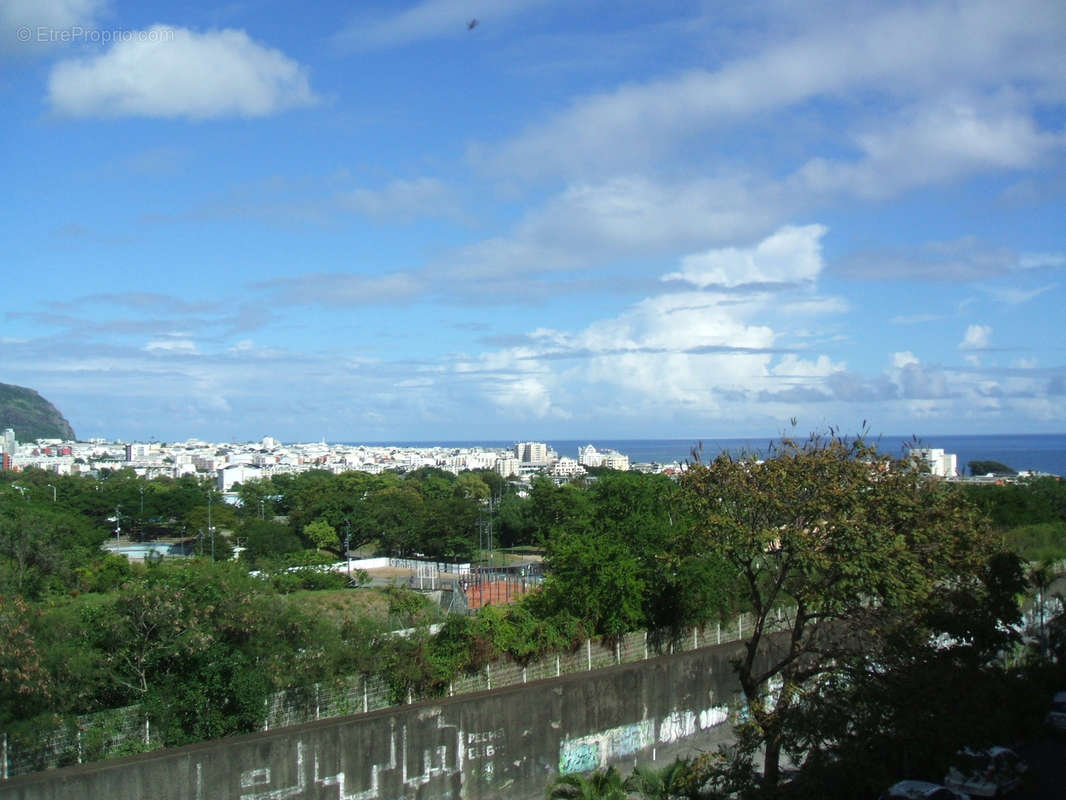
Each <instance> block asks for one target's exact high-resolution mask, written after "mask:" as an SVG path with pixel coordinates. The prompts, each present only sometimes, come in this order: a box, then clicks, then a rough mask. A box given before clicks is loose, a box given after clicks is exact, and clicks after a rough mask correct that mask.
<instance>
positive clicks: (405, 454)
mask: <svg viewBox="0 0 1066 800" xmlns="http://www.w3.org/2000/svg"><path fill="white" fill-rule="evenodd" d="M0 447H2V450H3V459H4V461H3V467H4V468H5V469H14V470H21V469H25V468H27V467H38V468H40V469H44V470H48V471H50V472H55V473H57V474H63V475H72V474H86V475H96V474H99V473H100V471H101V470H114V469H123V468H128V469H132V470H133V471H134V472H136V473H137V474H138V475H141V476H144V477H146V478H155V477H169V478H180V477H181V476H183V475H201V476H202V475H205V474H206V475H214V476H216V478H217V481H218V489H219V490H220V491H222V492H228V491H230V490H231V489H232V488H233V486H235V485H236V484H238V483H246V482H248V481H250V480H257V479H261V478H266V477H269V476H271V475H276V474H283V473H297V472H303V471H306V470H311V469H324V470H329V471H331V472H335V473H340V472H347V471H350V470H358V471H361V472H368V473H372V474H376V473H380V472H383V471H385V470H397V471H401V472H406V471H410V470H415V469H419V468H420V467H437V468H439V469H443V470H447V471H449V472H452V473H456V474H458V473H459V472H462V471H464V470H476V469H488V470H495V471H496V472H498V473H499V474H500V475H502V476H503V477H505V478H529V477H530V476H532V475H536V474H545V475H548V476H550V477H553V478H556V479H559V480H570V479H572V478H574V477H577V476H580V475H584V474H585V473H586V471H587V468H588V467H609V468H611V469H616V470H628V469H630V463H629V458H628V457H627V456H625V455H623V454H621V453H619V452H617V451H615V450H603V451H600V450H597V449H596V448H595V447H594V446H593V445H591V444H590V445H587V446H585V447H579V448H578V454H577V458H576V459H575V458H571V457H569V456H559V454H558V453H556V452H555V450H553V449H552V448H551V447H550V446H549V445H548V444H546V443H544V442H519V443H517V444H515V445H514V446H513V447H510V448H489V447H454V446H446V445H425V446H404V447H401V446H396V445H363V444H326V443H325V442H314V443H291V444H284V443H282V442H280V441H278V440H277V439H275V438H273V437H271V436H267V437H264V438H263V439H262V440H261V441H258V442H245V443H230V442H227V443H217V442H205V441H201V440H199V439H188V440H186V441H184V442H155V441H151V442H120V441H107V440H104V439H89V440H88V441H81V442H79V441H62V440H59V439H37V440H35V441H34V442H32V443H19V442H17V441H16V439H15V434H14V431H12V430H10V429H8V430H7V431H5V432H4V438H3V441H2V443H0ZM637 466H638V468H641V469H644V470H646V471H655V470H658V469H660V468H661V467H660V466H659V465H637ZM668 466H669V465H668Z"/></svg>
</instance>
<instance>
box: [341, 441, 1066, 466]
mask: <svg viewBox="0 0 1066 800" xmlns="http://www.w3.org/2000/svg"><path fill="white" fill-rule="evenodd" d="M780 438H781V437H780V436H763V437H755V436H746V437H710V436H707V437H692V438H671V439H666V438H664V439H615V438H595V437H590V438H586V439H536V440H533V441H543V442H544V443H545V444H547V445H549V446H550V447H551V448H552V449H554V450H555V452H556V453H558V454H559V455H560V456H564V455H565V456H571V457H573V458H576V457H577V448H578V447H584V446H585V445H588V444H591V445H593V446H594V447H596V449H597V450H617V451H618V452H620V453H622V454H623V455H626V456H629V460H630V463H649V462H652V463H658V464H670V463H674V462H678V463H680V462H684V461H686V460H688V461H691V460H692V449H693V448H694V447H695V446H696V445H697V444H698V443H700V442H702V445H703V449H702V456H703V458H704V459H705V460H706V459H710V458H714V457H715V456H716V455H718V454H719V453H721V452H723V451H729V452H730V453H733V454H734V455H737V454H740V453H749V452H754V453H765V452H766V451H767V450H768V448H769V446H770V444H771V442H773V441H775V440H779V439H780ZM800 438H802V437H800ZM848 438H854V437H852V436H848ZM865 438H866V439H867V441H868V442H870V443H871V444H875V445H876V446H877V449H878V450H879V451H881V452H883V453H886V454H889V455H894V456H898V455H901V454H902V453H903V452H904V450H905V449H906V448H908V447H910V446H915V447H932V448H940V449H942V450H944V452H946V453H954V454H955V455H956V456H957V458H958V468H959V471H960V474H963V473H965V472H966V465H967V464H968V463H969V462H970V461H999V462H1001V463H1003V464H1006V465H1007V466H1008V467H1011V468H1013V469H1015V470H1018V471H1023V470H1035V471H1039V472H1048V473H1051V474H1054V475H1063V474H1066V433H1015V434H1011V433H997V434H928V435H917V434H913V435H907V436H899V435H887V434H884V435H877V436H867V437H865ZM517 441H519V440H517V439H515V440H503V439H482V440H476V439H462V440H431V439H424V440H393V441H384V440H382V441H361V442H339V443H338V444H346V445H367V446H372V447H446V448H474V447H480V448H485V449H507V448H510V447H512V446H513V445H514V444H515V442H517ZM523 441H528V440H523Z"/></svg>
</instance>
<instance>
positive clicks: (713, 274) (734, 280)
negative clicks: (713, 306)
mask: <svg viewBox="0 0 1066 800" xmlns="http://www.w3.org/2000/svg"><path fill="white" fill-rule="evenodd" d="M826 231H827V228H825V227H824V226H822V225H805V226H803V227H795V226H786V227H784V228H781V229H780V230H778V231H777V232H776V233H774V234H773V235H771V236H768V237H767V238H765V239H763V240H762V241H761V242H759V243H758V244H757V245H755V247H752V248H748V249H742V248H737V247H728V248H722V249H715V250H708V251H707V252H705V253H700V254H697V255H689V256H685V257H684V258H683V259H681V271H680V272H671V273H669V274H667V275H664V276H663V280H664V281H669V280H679V281H685V282H687V283H690V284H692V285H694V286H697V287H699V288H701V289H702V288H706V287H708V286H724V287H735V286H741V285H743V284H752V283H805V282H809V281H813V280H815V279H816V278H817V277H818V275H819V273H820V272H821V271H822V245H821V238H822V236H824V235H825V233H826Z"/></svg>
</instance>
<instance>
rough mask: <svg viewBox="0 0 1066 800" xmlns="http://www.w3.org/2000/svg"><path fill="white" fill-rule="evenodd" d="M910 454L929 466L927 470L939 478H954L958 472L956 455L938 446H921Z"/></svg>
mask: <svg viewBox="0 0 1066 800" xmlns="http://www.w3.org/2000/svg"><path fill="white" fill-rule="evenodd" d="M911 455H912V456H913V457H914V458H917V459H918V460H919V461H921V462H923V463H924V464H925V465H926V466H928V467H929V472H930V473H931V474H933V475H936V476H938V477H941V478H955V477H957V476H958V474H959V467H958V456H956V455H955V454H954V453H945V452H944V450H943V448H940V447H921V448H916V449H914V450H911Z"/></svg>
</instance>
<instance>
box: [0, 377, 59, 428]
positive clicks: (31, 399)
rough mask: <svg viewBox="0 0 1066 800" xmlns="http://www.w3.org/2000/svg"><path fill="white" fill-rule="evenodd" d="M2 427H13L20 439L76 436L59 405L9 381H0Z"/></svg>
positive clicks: (0, 423)
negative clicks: (60, 411)
mask: <svg viewBox="0 0 1066 800" xmlns="http://www.w3.org/2000/svg"><path fill="white" fill-rule="evenodd" d="M4 428H13V429H14V431H15V438H16V439H18V440H19V441H20V442H32V441H33V440H34V439H73V438H75V437H74V430H73V429H72V428H71V427H70V423H69V422H67V420H66V418H64V416H63V415H62V414H60V413H59V409H58V408H56V407H55V406H54V405H52V404H51V403H49V402H48V401H47V400H45V399H44V398H43V397H41V396H40V395H39V394H37V392H35V391H34V390H33V389H27V388H26V387H25V386H12V385H11V384H10V383H0V431H2V430H3V429H4Z"/></svg>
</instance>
